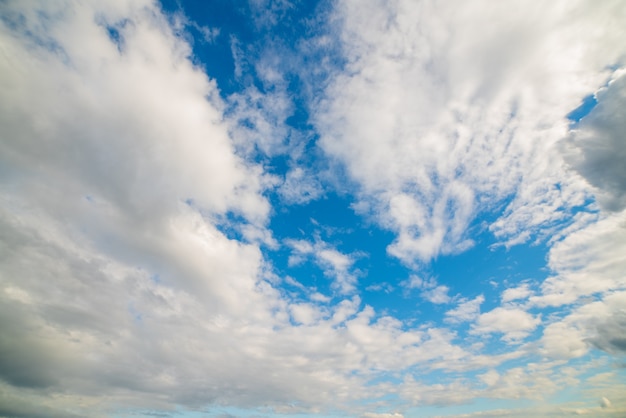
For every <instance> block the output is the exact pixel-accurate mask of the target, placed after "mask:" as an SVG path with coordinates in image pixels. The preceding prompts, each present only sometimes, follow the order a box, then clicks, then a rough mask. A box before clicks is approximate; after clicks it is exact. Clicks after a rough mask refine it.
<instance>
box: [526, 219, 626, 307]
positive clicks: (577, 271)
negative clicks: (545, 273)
mask: <svg viewBox="0 0 626 418" xmlns="http://www.w3.org/2000/svg"><path fill="white" fill-rule="evenodd" d="M625 216H626V213H624V212H622V213H614V214H611V215H609V216H603V217H602V218H601V219H600V220H598V221H597V222H596V223H593V224H591V225H588V226H587V227H585V228H582V229H579V230H578V231H575V232H573V233H571V234H570V235H568V236H567V237H565V238H564V239H563V240H562V241H559V242H557V243H556V244H554V246H553V247H552V248H551V249H550V253H549V259H548V263H549V266H550V268H551V269H552V270H553V271H554V272H555V275H554V276H551V277H549V278H548V279H546V280H545V281H544V282H543V283H542V285H541V294H539V295H537V296H532V297H531V298H530V301H531V302H532V303H534V304H537V305H539V306H543V305H552V306H560V305H563V304H569V303H572V302H575V301H576V300H577V299H578V298H580V297H582V296H589V295H593V294H598V293H602V292H607V291H609V290H616V289H623V288H625V287H626V278H625V277H624V274H623V272H624V271H626V259H624V257H623V254H624V253H625V252H626V221H625V219H626V218H625Z"/></svg>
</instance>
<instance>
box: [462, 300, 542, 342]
mask: <svg viewBox="0 0 626 418" xmlns="http://www.w3.org/2000/svg"><path fill="white" fill-rule="evenodd" d="M540 323H541V319H540V318H538V317H535V316H533V315H531V314H529V313H528V312H526V311H524V310H522V309H519V308H513V307H498V308H495V309H493V310H491V311H489V312H485V313H484V314H481V315H480V316H479V317H478V319H477V320H476V323H475V324H473V325H472V332H474V333H477V334H485V333H494V332H496V333H501V334H503V339H504V340H505V341H509V342H515V341H517V340H519V339H521V338H524V337H526V336H527V335H528V334H529V333H530V332H531V331H533V330H534V329H535V328H536V327H537V325H539V324H540Z"/></svg>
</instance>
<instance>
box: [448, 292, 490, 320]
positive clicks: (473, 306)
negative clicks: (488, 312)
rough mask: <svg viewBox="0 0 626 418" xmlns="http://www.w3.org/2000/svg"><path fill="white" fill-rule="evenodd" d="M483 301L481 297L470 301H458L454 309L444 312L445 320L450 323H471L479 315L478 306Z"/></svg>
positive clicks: (483, 298)
mask: <svg viewBox="0 0 626 418" xmlns="http://www.w3.org/2000/svg"><path fill="white" fill-rule="evenodd" d="M484 301H485V297H484V296H483V295H479V296H477V297H475V298H474V299H471V300H463V301H460V302H459V304H458V305H457V307H456V308H454V309H451V310H449V311H447V312H446V318H445V320H446V321H447V322H452V323H458V322H469V321H473V320H474V319H476V318H477V317H478V315H479V314H480V305H481V304H482V303H483V302H484Z"/></svg>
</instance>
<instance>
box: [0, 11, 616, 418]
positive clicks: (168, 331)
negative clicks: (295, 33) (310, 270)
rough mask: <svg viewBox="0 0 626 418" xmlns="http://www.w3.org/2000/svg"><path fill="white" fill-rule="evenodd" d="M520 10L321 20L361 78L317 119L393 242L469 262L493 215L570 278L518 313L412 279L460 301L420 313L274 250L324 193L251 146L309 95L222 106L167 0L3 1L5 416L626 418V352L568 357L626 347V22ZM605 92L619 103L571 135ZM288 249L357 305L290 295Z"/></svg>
mask: <svg viewBox="0 0 626 418" xmlns="http://www.w3.org/2000/svg"><path fill="white" fill-rule="evenodd" d="M280 4H282V6H280V5H277V6H276V9H272V13H274V14H273V15H272V16H274V17H276V16H279V15H280V10H282V9H281V7H287V5H286V3H285V4H283V3H280ZM523 4H524V3H522V2H520V3H519V4H516V5H515V6H511V5H507V6H504V5H501V6H498V5H493V4H491V3H489V7H487V5H483V6H481V7H478V8H476V9H474V8H470V7H469V5H468V4H465V3H463V4H461V5H459V4H456V5H454V6H447V5H443V4H441V5H436V4H434V3H430V2H422V3H419V4H418V5H417V6H415V5H414V4H413V3H412V2H408V1H398V2H394V3H390V4H383V3H381V2H375V1H369V2H356V1H342V2H337V3H336V4H333V5H334V6H335V7H334V8H333V9H332V11H331V15H332V16H331V17H332V19H330V21H331V22H332V24H331V25H330V26H329V27H327V28H325V29H324V30H325V31H327V32H328V33H326V34H325V35H324V36H331V37H334V39H336V40H338V41H339V48H340V50H342V51H343V53H344V57H345V61H346V65H345V67H344V68H340V67H339V66H338V67H337V68H333V69H332V70H329V74H330V78H329V79H328V80H327V84H325V86H326V88H325V90H324V92H323V94H322V96H320V97H318V98H316V99H314V100H311V103H310V104H309V106H310V108H311V111H312V115H313V117H312V123H313V124H314V127H315V129H316V131H317V132H318V133H319V136H320V140H319V143H318V144H319V145H318V146H319V148H318V149H317V151H318V152H319V154H320V155H324V156H325V158H329V159H332V160H333V161H335V162H337V164H339V165H340V166H341V167H345V172H346V173H347V175H348V176H349V179H348V180H349V181H350V182H351V184H356V190H355V192H354V193H355V197H354V202H353V207H354V208H355V210H356V212H357V213H359V214H360V215H361V216H363V217H364V218H366V219H371V220H374V222H375V223H376V224H377V225H380V226H381V227H382V228H385V229H387V230H390V231H392V232H393V234H394V237H395V238H394V240H393V242H392V243H390V245H389V247H388V253H389V255H390V256H392V257H395V258H398V259H399V260H401V261H402V262H403V263H404V264H405V265H406V266H408V269H409V270H410V271H412V272H413V273H415V275H413V276H411V277H416V278H417V277H418V276H417V274H419V273H421V271H420V268H421V267H423V266H426V265H428V263H429V262H430V261H431V260H432V259H433V258H436V257H437V256H438V255H441V254H455V253H459V252H462V251H465V250H467V249H468V248H470V247H471V246H472V245H473V244H474V243H473V240H472V235H471V228H472V225H473V222H474V220H475V219H476V218H477V217H478V216H479V215H480V214H485V213H488V214H494V213H496V214H497V215H498V216H495V220H494V221H493V222H492V223H491V224H490V225H487V228H488V230H490V231H492V233H493V234H494V235H495V237H497V238H498V239H499V240H500V243H501V244H502V245H506V246H511V245H515V244H516V243H517V244H519V243H523V242H526V241H529V240H533V239H544V240H546V241H548V243H549V253H548V260H547V263H548V265H547V266H548V267H549V269H550V274H549V277H548V278H547V279H546V280H545V281H540V280H539V279H537V280H535V281H533V282H529V283H526V284H523V285H520V286H519V287H516V288H510V289H507V290H504V291H503V293H502V295H501V298H500V300H499V301H498V303H499V305H498V306H495V307H494V306H493V305H489V306H490V307H485V308H484V310H481V309H482V306H483V303H484V302H485V297H484V296H483V295H480V296H473V297H471V298H470V296H469V295H461V294H456V293H455V291H453V290H452V289H451V288H450V287H447V286H446V285H443V284H439V283H437V282H436V281H432V280H431V281H428V280H423V279H419V278H418V279H416V280H412V281H409V282H406V283H405V284H406V286H408V287H409V288H410V287H411V286H410V283H413V284H414V285H415V286H413V287H415V288H419V289H420V290H421V292H422V293H421V294H422V297H423V298H424V299H425V300H428V301H430V302H432V303H434V304H437V305H440V306H444V308H442V309H443V310H442V312H445V314H444V315H443V318H444V320H442V321H441V322H439V323H432V322H428V323H426V322H425V323H419V322H417V323H416V321H405V320H403V319H399V318H396V317H394V316H393V314H391V313H388V312H377V311H376V310H374V309H373V308H372V307H371V306H368V304H367V302H366V301H364V299H363V298H364V296H363V295H362V294H361V293H362V292H361V289H360V288H359V286H358V277H357V276H358V275H357V273H356V272H354V271H353V264H354V262H355V257H357V256H356V255H355V254H357V253H351V254H345V253H342V252H341V251H339V250H338V249H336V248H335V247H333V246H332V244H330V243H327V242H325V241H323V240H321V239H319V238H318V237H314V238H312V239H309V240H295V239H290V240H289V239H286V240H284V242H282V243H280V244H277V243H276V241H275V238H274V236H273V231H271V230H270V229H269V226H268V225H269V223H270V219H271V217H272V216H277V215H276V213H275V212H276V210H277V208H276V207H272V202H271V200H270V199H268V197H267V195H268V193H269V192H270V191H272V190H274V189H275V188H276V187H278V189H277V190H278V193H279V194H280V195H281V196H282V197H283V199H285V201H286V202H288V203H297V204H304V203H306V202H308V201H309V200H310V199H316V198H318V197H320V196H322V194H323V192H324V190H323V188H322V187H321V186H320V185H319V184H318V183H317V182H319V181H320V180H319V179H314V180H310V179H309V180H310V181H311V182H310V183H307V182H305V181H304V180H301V179H302V178H305V174H304V173H306V172H307V170H310V168H302V167H296V168H293V170H292V171H290V174H285V176H284V177H285V179H284V181H283V182H282V183H280V182H281V180H280V179H278V180H277V178H276V175H275V174H270V173H269V172H267V171H266V167H264V166H263V164H261V163H259V162H258V161H255V160H254V158H251V157H250V153H251V151H250V150H247V149H246V146H248V147H251V148H254V147H255V146H256V147H257V148H259V149H261V150H262V152H264V153H265V154H267V155H272V154H281V153H294V152H297V151H298V150H297V147H295V146H294V147H291V148H290V145H285V143H286V142H285V141H283V139H284V138H282V137H281V136H283V135H286V133H285V131H284V126H282V125H281V126H279V125H280V123H279V122H276V121H278V120H285V119H286V117H287V116H288V113H289V112H290V110H289V109H290V105H289V104H288V103H287V104H286V103H284V102H283V101H282V100H289V99H288V98H284V97H282V96H280V94H274V95H273V96H272V95H271V94H270V93H267V94H268V96H267V97H269V99H268V100H267V101H265V100H264V98H265V96H263V93H260V92H259V91H253V90H251V89H248V90H245V91H244V92H240V93H238V95H237V96H233V97H230V98H224V97H222V96H221V95H220V91H219V86H218V85H217V84H216V81H215V80H211V79H210V78H208V76H207V75H206V74H205V73H204V72H203V70H202V68H201V67H199V66H197V65H194V64H193V62H194V59H193V57H192V49H191V46H190V45H189V43H188V42H187V41H186V40H185V35H184V30H185V29H184V26H181V25H184V24H183V23H181V22H180V21H178V20H177V19H175V18H173V17H172V16H169V17H168V16H166V15H164V14H163V12H162V11H161V9H160V7H159V6H158V5H156V4H155V3H153V2H151V1H147V0H146V1H141V0H136V1H135V0H132V1H131V0H129V1H126V0H118V1H110V2H106V4H104V3H102V2H80V3H79V2H66V3H54V4H53V3H50V2H45V1H41V2H34V3H28V4H27V3H26V2H6V3H2V4H1V5H0V12H1V13H2V16H3V17H2V20H1V23H0V48H1V50H2V54H1V58H0V74H1V76H0V88H1V89H2V92H3V94H2V97H1V99H0V126H2V133H1V138H0V139H1V142H2V152H1V153H0V234H1V237H2V238H1V240H0V286H1V290H0V329H2V333H1V336H0V378H1V381H0V416H42V417H52V416H59V417H60V416H93V417H99V416H111V415H114V414H116V413H122V412H124V411H134V410H160V411H174V410H175V409H176V407H177V406H182V407H183V408H187V409H191V410H193V409H202V408H208V407H212V406H232V407H238V408H250V409H254V410H256V411H261V412H263V413H267V414H271V413H298V412H310V413H332V412H336V411H339V412H337V413H338V414H351V415H360V414H364V416H392V417H396V416H400V414H397V413H395V411H397V410H399V409H403V410H408V409H410V408H411V407H416V406H428V405H451V404H458V403H467V402H471V401H472V400H473V399H477V398H489V399H518V398H525V399H533V400H537V402H539V401H540V400H541V399H544V397H545V396H548V395H549V394H551V393H556V392H557V391H558V390H559V389H560V388H561V387H563V386H576V385H581V386H583V387H584V388H585V389H584V393H585V396H588V397H589V398H590V399H591V398H593V399H601V398H602V397H606V398H608V399H610V400H611V401H612V403H613V405H612V406H611V403H609V404H608V405H609V406H610V407H606V408H601V409H599V410H598V411H595V410H592V409H590V411H595V412H597V413H606V414H607V416H610V414H619V413H622V412H623V411H624V409H620V408H623V407H624V402H623V398H621V399H620V393H622V394H623V392H624V391H623V389H624V385H623V383H620V382H619V378H618V374H617V372H607V373H604V374H600V373H596V372H595V369H593V366H594V363H593V361H595V362H596V363H597V364H596V366H597V367H598V370H600V368H602V367H605V368H606V362H607V361H608V360H606V358H604V357H601V358H599V359H596V360H593V361H590V363H589V364H588V365H586V366H585V367H581V368H580V369H579V370H573V369H572V367H570V366H569V365H568V363H567V361H569V360H572V359H574V360H575V359H577V358H581V357H583V356H585V355H587V354H588V353H589V352H590V350H595V349H599V350H602V351H604V352H606V353H609V354H611V355H615V354H617V355H622V354H623V353H624V351H625V346H624V341H623V338H621V337H620V335H623V331H624V326H625V321H624V312H623V306H624V304H625V303H626V302H625V298H626V290H625V289H626V279H625V277H624V274H623V272H624V271H626V263H625V262H624V260H623V257H621V256H620V255H621V254H624V253H626V228H625V222H626V220H625V217H624V212H623V209H624V202H623V191H624V190H625V189H626V186H625V184H626V181H625V179H624V175H623V167H622V166H621V165H620V164H619V161H620V155H621V154H619V152H621V151H623V149H624V147H623V145H624V136H623V132H624V130H623V129H621V128H622V127H623V125H624V117H623V110H622V109H623V104H624V94H625V93H624V92H625V91H626V83H625V82H624V80H625V78H624V76H623V73H622V72H621V71H620V70H618V71H615V70H614V67H615V66H619V65H622V64H623V62H621V61H620V60H622V59H623V57H624V54H625V53H626V48H625V47H624V45H623V39H624V38H625V37H626V33H624V32H625V31H626V29H624V28H626V25H624V22H626V17H625V16H624V13H625V12H624V11H623V10H622V9H623V8H621V7H619V2H605V3H602V4H601V5H598V4H595V3H594V4H592V3H591V2H555V3H553V4H551V5H549V6H545V5H544V6H542V8H533V7H525V6H523ZM279 6H280V7H279ZM414 6H415V7H414ZM474 6H476V5H474ZM257 7H258V9H255V10H263V9H264V8H263V7H261V5H257ZM476 10H478V12H477V11H476ZM484 11H488V13H484ZM259 13H260V12H259ZM263 16H265V17H263ZM257 18H258V22H259V25H260V27H265V26H271V25H273V24H275V19H274V20H272V19H271V16H270V15H265V14H259V16H257ZM263 22H264V23H263ZM272 22H274V23H272ZM264 25H265V26H264ZM478 29H480V30H478ZM320 37H321V35H320ZM321 43H322V42H321V41H320V44H321ZM264 65H266V64H264ZM609 66H612V67H610V68H613V69H610V68H609ZM264 68H267V66H266V67H264ZM300 71H304V69H301V70H300ZM270 73H271V72H270V71H269V70H267V71H266V73H265V74H266V80H265V81H266V82H267V78H270ZM279 78H280V77H278V76H277V79H279ZM277 83H278V82H277ZM593 93H595V94H596V96H597V100H598V103H599V104H598V106H597V107H596V108H594V109H593V110H592V112H591V113H590V114H589V115H588V116H587V118H585V119H583V120H582V121H581V122H580V123H578V124H577V125H576V126H575V127H571V126H570V125H569V121H567V120H566V115H567V114H568V113H569V112H570V111H571V110H572V109H574V108H576V107H577V106H578V105H579V104H580V101H581V99H582V97H585V96H586V95H589V94H593ZM246 95H247V96H246ZM270 99H271V100H270ZM227 100H230V103H226V101H227ZM232 103H239V104H240V106H243V107H242V108H239V110H237V111H235V112H234V113H229V112H227V108H228V106H229V104H230V105H232ZM242 103H248V105H247V106H249V108H246V107H245V106H244V105H243V104H242ZM250 103H260V104H259V105H258V106H260V107H261V108H260V109H256V110H257V111H258V112H257V113H250V112H251V111H250V109H251V108H254V106H252V105H250ZM263 106H266V107H263ZM235 107H236V106H235ZM241 118H247V119H254V118H259V119H258V120H257V122H256V123H255V124H254V125H253V127H252V128H251V127H250V126H249V125H241V124H240V122H241ZM263 123H266V124H265V125H264V124H263ZM274 135H276V136H274ZM255 141H256V142H255ZM250 142H254V144H253V145H250ZM613 150H618V152H617V153H615V152H613ZM299 152H302V151H301V150H300V151H299ZM562 155H564V156H565V158H564V159H563V157H562ZM292 157H293V156H292ZM599 168H601V169H599ZM298 176H300V177H298ZM337 178H341V176H337ZM299 179H300V180H299ZM290 182H291V183H290ZM277 184H278V186H277ZM325 187H331V186H330V185H328V184H326V185H325ZM297 189H298V190H299V191H298V190H297ZM300 189H302V190H300ZM594 196H596V198H597V199H598V202H599V204H600V206H601V207H600V208H597V207H596V206H595V204H594V203H593V202H592V200H593V197H594ZM581 207H582V208H583V209H580V208H581ZM499 208H503V210H502V213H501V214H500V213H498V209H499ZM574 208H579V209H580V210H573V209H574ZM228 228H232V229H234V230H235V231H236V233H235V234H229V233H228V231H227V229H228ZM236 237H239V238H236ZM265 245H268V246H270V247H271V246H277V245H282V246H283V247H284V248H287V249H288V250H289V251H290V254H291V258H290V260H291V262H292V264H294V265H297V264H298V263H299V262H300V261H301V260H302V259H307V258H308V259H310V260H313V262H314V263H317V264H318V265H319V266H320V268H321V269H322V270H323V271H324V274H326V276H328V277H329V278H330V279H331V280H332V281H333V283H334V287H333V288H334V289H335V290H336V294H333V295H330V296H328V295H322V294H320V293H318V292H316V291H315V289H311V290H310V292H309V297H308V298H307V299H303V298H296V297H294V296H292V295H291V294H290V293H289V292H288V291H287V290H286V286H285V283H287V282H288V281H289V278H288V277H280V276H277V275H276V273H275V269H274V267H273V265H272V259H271V258H270V257H268V256H267V255H266V253H264V248H265V247H264V246H265ZM292 280H293V279H292ZM407 283H408V284H407ZM394 285H399V286H402V283H394ZM406 286H405V287H406ZM545 307H551V308H552V309H554V310H555V311H554V315H547V314H544V313H543V311H542V309H543V308H545ZM494 341H495V344H498V347H499V348H498V349H497V350H487V349H486V348H485V347H486V346H487V345H489V344H494ZM517 360H519V362H520V363H515V361H517ZM603 362H604V363H603ZM602 370H604V369H602ZM430 373H434V374H437V373H445V374H446V376H447V377H446V379H444V380H442V381H441V382H437V381H433V380H432V379H431V378H430V377H428V378H426V377H427V376H428V375H429V374H430ZM448 373H449V374H448ZM463 373H467V374H463ZM450 376H456V378H453V377H450ZM459 376H460V377H459ZM594 379H595V380H594ZM620 391H621V392H620ZM622 396H623V395H622ZM390 399H391V400H390ZM542 407H545V405H544V406H542ZM567 407H569V406H567ZM120 411H122V412H120ZM329 411H330V412H329ZM372 411H376V412H375V413H374V412H372ZM385 411H388V412H385ZM378 413H380V414H378ZM549 413H552V412H549ZM502 415H505V413H503V414H502ZM546 416H549V415H548V412H546Z"/></svg>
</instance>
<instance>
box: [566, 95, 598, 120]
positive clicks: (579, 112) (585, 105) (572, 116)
mask: <svg viewBox="0 0 626 418" xmlns="http://www.w3.org/2000/svg"><path fill="white" fill-rule="evenodd" d="M597 104H598V101H597V100H596V97H595V95H593V94H590V95H589V96H586V97H584V98H583V100H582V103H581V104H580V106H578V107H577V108H576V109H574V110H572V111H571V112H570V113H569V114H568V115H567V118H568V119H569V120H571V121H572V122H574V123H577V122H580V120H581V119H582V118H584V117H585V116H587V115H588V114H589V113H591V111H592V110H593V108H594V107H596V105H597Z"/></svg>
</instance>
